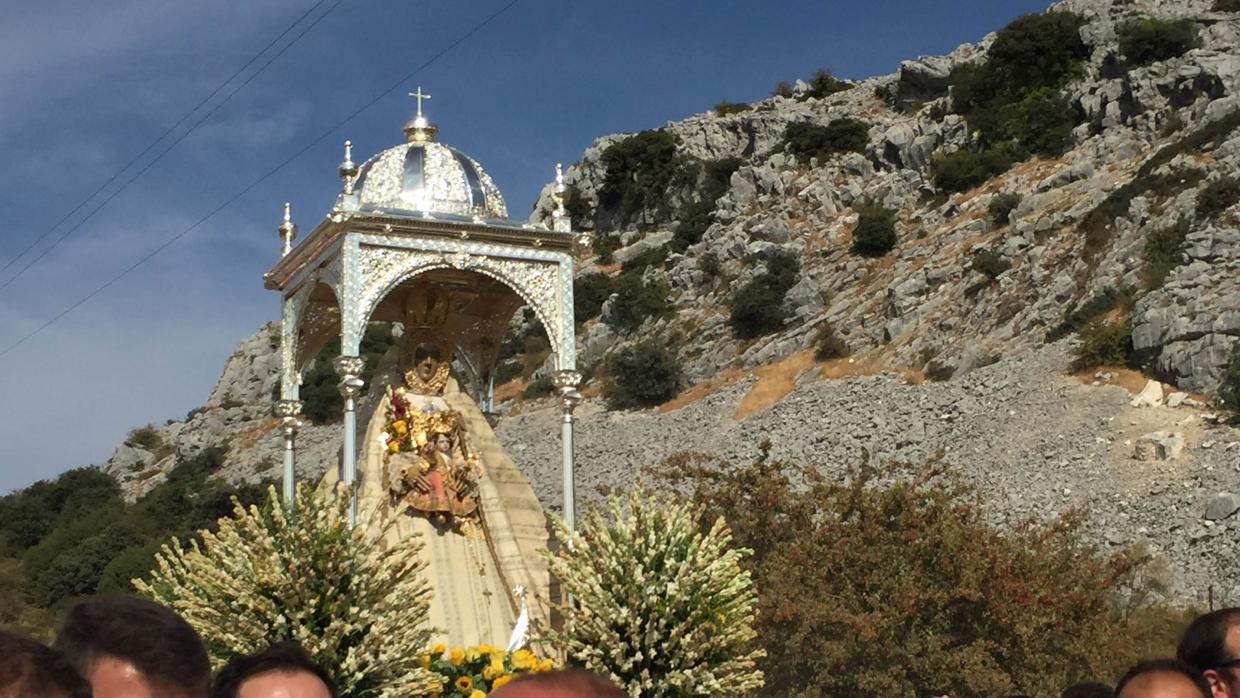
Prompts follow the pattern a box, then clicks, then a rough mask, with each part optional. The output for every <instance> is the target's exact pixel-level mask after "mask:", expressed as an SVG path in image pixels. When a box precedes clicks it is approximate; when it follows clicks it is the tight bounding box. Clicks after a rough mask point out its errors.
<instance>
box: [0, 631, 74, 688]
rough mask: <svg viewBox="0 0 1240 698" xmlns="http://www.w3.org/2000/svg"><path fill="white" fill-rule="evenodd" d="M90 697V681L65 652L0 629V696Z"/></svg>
mask: <svg viewBox="0 0 1240 698" xmlns="http://www.w3.org/2000/svg"><path fill="white" fill-rule="evenodd" d="M28 696H40V697H42V698H91V695H90V684H89V683H87V682H86V679H84V678H82V676H81V675H80V674H78V672H77V671H76V670H75V669H74V668H73V667H72V666H71V665H70V664H69V661H68V660H67V659H65V658H64V655H62V654H61V653H59V652H57V651H56V650H53V649H51V648H49V647H47V646H46V645H44V644H43V643H41V642H39V641H37V640H32V639H30V638H28V637H23V636H21V635H16V634H13V633H9V632H5V631H3V630H0V698H27V697H28Z"/></svg>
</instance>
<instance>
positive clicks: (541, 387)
mask: <svg viewBox="0 0 1240 698" xmlns="http://www.w3.org/2000/svg"><path fill="white" fill-rule="evenodd" d="M554 392H555V383H554V382H552V380H551V376H539V377H538V378H535V379H534V380H532V381H530V384H529V385H527V386H525V390H523V391H522V392H521V397H523V398H525V399H526V400H534V399H537V398H540V397H547V396H548V395H550V394H551V393H554Z"/></svg>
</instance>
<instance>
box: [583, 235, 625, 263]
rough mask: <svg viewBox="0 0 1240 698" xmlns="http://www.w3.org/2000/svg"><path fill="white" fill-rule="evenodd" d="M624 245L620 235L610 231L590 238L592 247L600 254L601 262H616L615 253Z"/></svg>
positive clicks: (599, 261) (599, 260)
mask: <svg viewBox="0 0 1240 698" xmlns="http://www.w3.org/2000/svg"><path fill="white" fill-rule="evenodd" d="M622 246H623V243H621V242H620V236H619V235H612V234H609V233H603V232H600V233H598V234H597V235H595V236H594V237H593V238H592V239H591V240H590V249H591V250H593V251H594V254H595V255H597V256H598V263H599V264H612V263H614V262H615V261H616V258H615V257H614V256H613V255H615V253H616V250H618V249H620V248H621V247H622Z"/></svg>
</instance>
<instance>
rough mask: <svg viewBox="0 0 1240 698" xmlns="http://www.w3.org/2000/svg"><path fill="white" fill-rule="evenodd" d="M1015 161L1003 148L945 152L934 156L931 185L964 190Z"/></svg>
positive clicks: (1007, 149) (987, 178)
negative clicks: (932, 182) (932, 183)
mask: <svg viewBox="0 0 1240 698" xmlns="http://www.w3.org/2000/svg"><path fill="white" fill-rule="evenodd" d="M1015 161H1016V158H1015V155H1014V153H1013V151H1012V150H1011V149H1010V148H1007V147H998V148H991V149H988V150H983V151H981V152H974V151H971V150H957V151H956V152H954V153H948V154H947V155H935V156H934V165H933V167H932V168H931V169H932V171H933V174H934V186H936V187H938V188H939V189H942V190H943V191H946V192H951V193H956V192H962V191H968V190H970V189H972V188H973V187H976V186H978V185H980V184H984V183H985V182H986V181H988V180H989V179H990V178H991V177H994V176H995V175H999V174H1003V173H1004V172H1007V171H1008V169H1009V168H1011V166H1012V164H1013V163H1014V162H1015Z"/></svg>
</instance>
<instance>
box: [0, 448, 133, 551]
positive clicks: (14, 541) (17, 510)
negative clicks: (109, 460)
mask: <svg viewBox="0 0 1240 698" xmlns="http://www.w3.org/2000/svg"><path fill="white" fill-rule="evenodd" d="M123 506H124V501H123V500H122V499H121V489H120V485H118V484H117V483H116V479H115V478H113V477H112V476H111V475H108V474H107V473H105V472H103V471H102V470H99V469H98V468H75V469H73V470H68V471H65V472H64V473H61V475H60V476H59V477H57V478H56V479H54V480H40V481H38V482H36V483H34V484H33V485H31V486H29V487H27V488H26V489H24V490H17V491H16V492H13V493H12V494H8V495H5V496H3V497H0V552H2V553H3V554H5V555H19V554H21V553H22V552H24V551H26V550H28V549H30V548H32V547H34V546H35V545H38V544H39V542H40V541H42V540H43V539H44V538H45V537H46V536H47V535H49V534H50V533H51V532H52V531H53V530H55V529H57V528H60V527H63V526H66V525H68V524H71V523H72V522H74V521H77V520H82V519H89V518H91V517H92V515H94V513H95V512H99V511H107V510H109V509H119V508H122V507H123Z"/></svg>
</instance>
